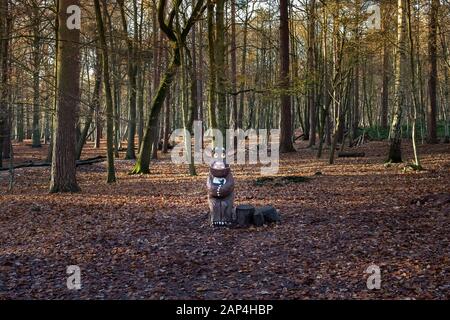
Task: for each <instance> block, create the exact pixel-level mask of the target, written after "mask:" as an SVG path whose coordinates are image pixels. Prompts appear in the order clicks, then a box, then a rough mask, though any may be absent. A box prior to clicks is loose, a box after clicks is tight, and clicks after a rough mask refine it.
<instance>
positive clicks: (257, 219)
mask: <svg viewBox="0 0 450 320" xmlns="http://www.w3.org/2000/svg"><path fill="white" fill-rule="evenodd" d="M253 224H254V225H255V226H257V227H262V226H263V225H264V215H263V213H262V212H261V211H259V210H256V211H255V213H254V214H253Z"/></svg>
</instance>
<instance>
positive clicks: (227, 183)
mask: <svg viewBox="0 0 450 320" xmlns="http://www.w3.org/2000/svg"><path fill="white" fill-rule="evenodd" d="M212 156H213V162H212V163H211V165H210V168H209V176H208V181H207V187H208V203H209V210H210V223H211V225H212V226H230V225H232V224H234V223H235V222H236V217H235V216H234V210H233V204H234V178H233V175H232V174H231V169H230V166H229V165H228V164H227V163H226V152H225V149H224V148H214V149H213V151H212Z"/></svg>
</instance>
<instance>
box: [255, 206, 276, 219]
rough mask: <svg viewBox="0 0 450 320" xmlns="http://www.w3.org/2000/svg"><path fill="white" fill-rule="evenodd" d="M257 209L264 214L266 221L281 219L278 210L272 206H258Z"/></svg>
mask: <svg viewBox="0 0 450 320" xmlns="http://www.w3.org/2000/svg"><path fill="white" fill-rule="evenodd" d="M257 211H258V212H260V213H261V214H262V215H263V217H264V220H265V221H266V222H278V221H280V220H281V217H280V215H279V214H278V211H277V210H276V209H275V208H274V207H272V206H264V207H261V208H258V210H257Z"/></svg>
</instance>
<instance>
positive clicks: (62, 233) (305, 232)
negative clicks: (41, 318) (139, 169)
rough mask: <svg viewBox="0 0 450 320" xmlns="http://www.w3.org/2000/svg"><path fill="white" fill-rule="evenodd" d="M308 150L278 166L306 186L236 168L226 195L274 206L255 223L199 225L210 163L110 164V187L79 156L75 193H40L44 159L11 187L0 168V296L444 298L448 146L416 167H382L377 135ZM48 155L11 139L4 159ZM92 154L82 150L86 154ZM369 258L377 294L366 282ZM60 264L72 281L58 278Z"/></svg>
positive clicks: (449, 288) (427, 150)
mask: <svg viewBox="0 0 450 320" xmlns="http://www.w3.org/2000/svg"><path fill="white" fill-rule="evenodd" d="M28 143H29V141H28ZM305 146H306V145H305V144H304V143H303V142H301V143H299V144H298V145H297V147H298V152H297V153H294V154H288V155H283V156H282V158H281V166H280V172H279V175H301V176H305V177H309V178H310V179H308V180H307V181H306V182H302V183H293V184H281V185H258V184H256V183H255V181H256V179H257V178H258V177H260V175H259V168H258V167H254V166H250V165H246V166H237V165H236V166H233V172H234V176H235V178H236V204H244V203H245V204H246V203H249V204H253V205H256V206H260V205H269V204H271V205H274V206H275V207H276V208H277V209H279V210H280V213H281V216H282V222H281V223H280V224H276V225H269V226H265V227H262V228H250V229H213V228H211V227H209V226H208V224H207V211H208V207H207V202H206V192H205V181H206V175H207V172H208V168H207V166H199V167H198V173H199V175H198V177H194V178H192V177H189V176H188V175H187V174H186V172H187V168H186V167H184V166H176V165H173V164H171V162H170V159H169V156H168V155H165V156H163V157H162V158H161V159H160V160H158V161H156V162H152V165H151V170H152V174H151V175H149V176H129V175H127V172H128V171H129V170H130V169H131V167H132V162H131V161H124V160H119V161H117V162H116V166H117V176H118V183H117V184H115V185H107V184H106V183H105V179H106V177H105V163H102V164H94V165H91V166H81V167H79V168H78V180H79V184H80V187H81V188H82V192H81V193H78V194H61V195H60V194H58V195H50V194H48V192H47V190H48V182H49V181H48V180H49V168H25V169H18V170H16V177H15V178H16V184H15V187H14V190H13V191H12V192H11V193H8V192H7V186H8V172H1V173H0V190H1V195H0V299H11V298H19V299H25V298H42V299H47V298H52V299H54V298H56V299H79V298H87V299H107V298H114V299H245V298H255V299H293V298H294V299H315V298H319V299H323V298H324V299H334V298H355V299H380V298H394V299H407V298H408V299H419V298H424V299H448V298H450V257H449V255H450V241H449V238H450V201H449V197H450V196H449V195H448V193H449V192H450V145H448V144H447V145H445V144H440V145H434V146H431V145H424V146H420V148H419V152H420V154H421V157H422V165H423V166H424V168H425V169H426V170H425V171H422V172H414V171H406V172H404V171H403V167H405V164H402V165H392V166H390V167H386V166H384V165H383V160H384V158H385V155H386V148H387V143H386V142H370V143H367V144H365V145H363V146H362V147H359V148H357V151H363V152H365V153H366V157H364V158H339V159H337V160H336V163H335V165H328V164H327V160H326V157H327V153H328V152H326V153H325V157H324V158H323V159H322V160H317V159H316V158H315V153H316V151H315V150H310V149H306V148H305ZM403 150H404V158H405V159H407V160H411V159H412V148H411V145H410V143H408V142H407V141H405V142H404V144H403ZM46 152H47V149H46V147H44V148H42V149H32V148H31V147H30V146H29V145H26V144H23V145H16V146H15V158H16V159H15V161H16V162H23V161H25V160H31V159H34V160H40V159H41V160H42V159H44V158H45V155H46ZM103 153H104V150H103V149H101V150H95V149H93V148H92V147H91V146H88V147H87V149H86V150H85V152H84V155H83V158H86V157H92V156H96V155H100V154H103ZM122 158H123V157H122ZM317 172H321V173H322V174H321V175H317V174H316V173H317ZM444 193H446V194H447V195H445V194H444ZM430 195H435V196H430ZM371 264H376V265H378V266H379V267H380V268H381V289H380V290H373V291H372V290H368V289H367V287H366V280H367V277H368V276H369V274H366V273H365V270H366V269H367V267H368V266H369V265H371ZM69 265H78V266H80V268H81V282H82V289H81V290H78V291H71V290H68V289H67V287H66V281H67V277H68V275H67V274H66V268H67V266H69Z"/></svg>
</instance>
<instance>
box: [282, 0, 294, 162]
mask: <svg viewBox="0 0 450 320" xmlns="http://www.w3.org/2000/svg"><path fill="white" fill-rule="evenodd" d="M280 59H281V64H280V87H281V90H282V91H283V92H282V94H281V112H280V115H281V116H280V152H281V153H286V152H293V151H295V149H294V145H293V143H292V136H293V129H292V111H291V97H290V95H289V93H288V92H287V91H288V90H289V84H290V79H289V16H288V0H280Z"/></svg>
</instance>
